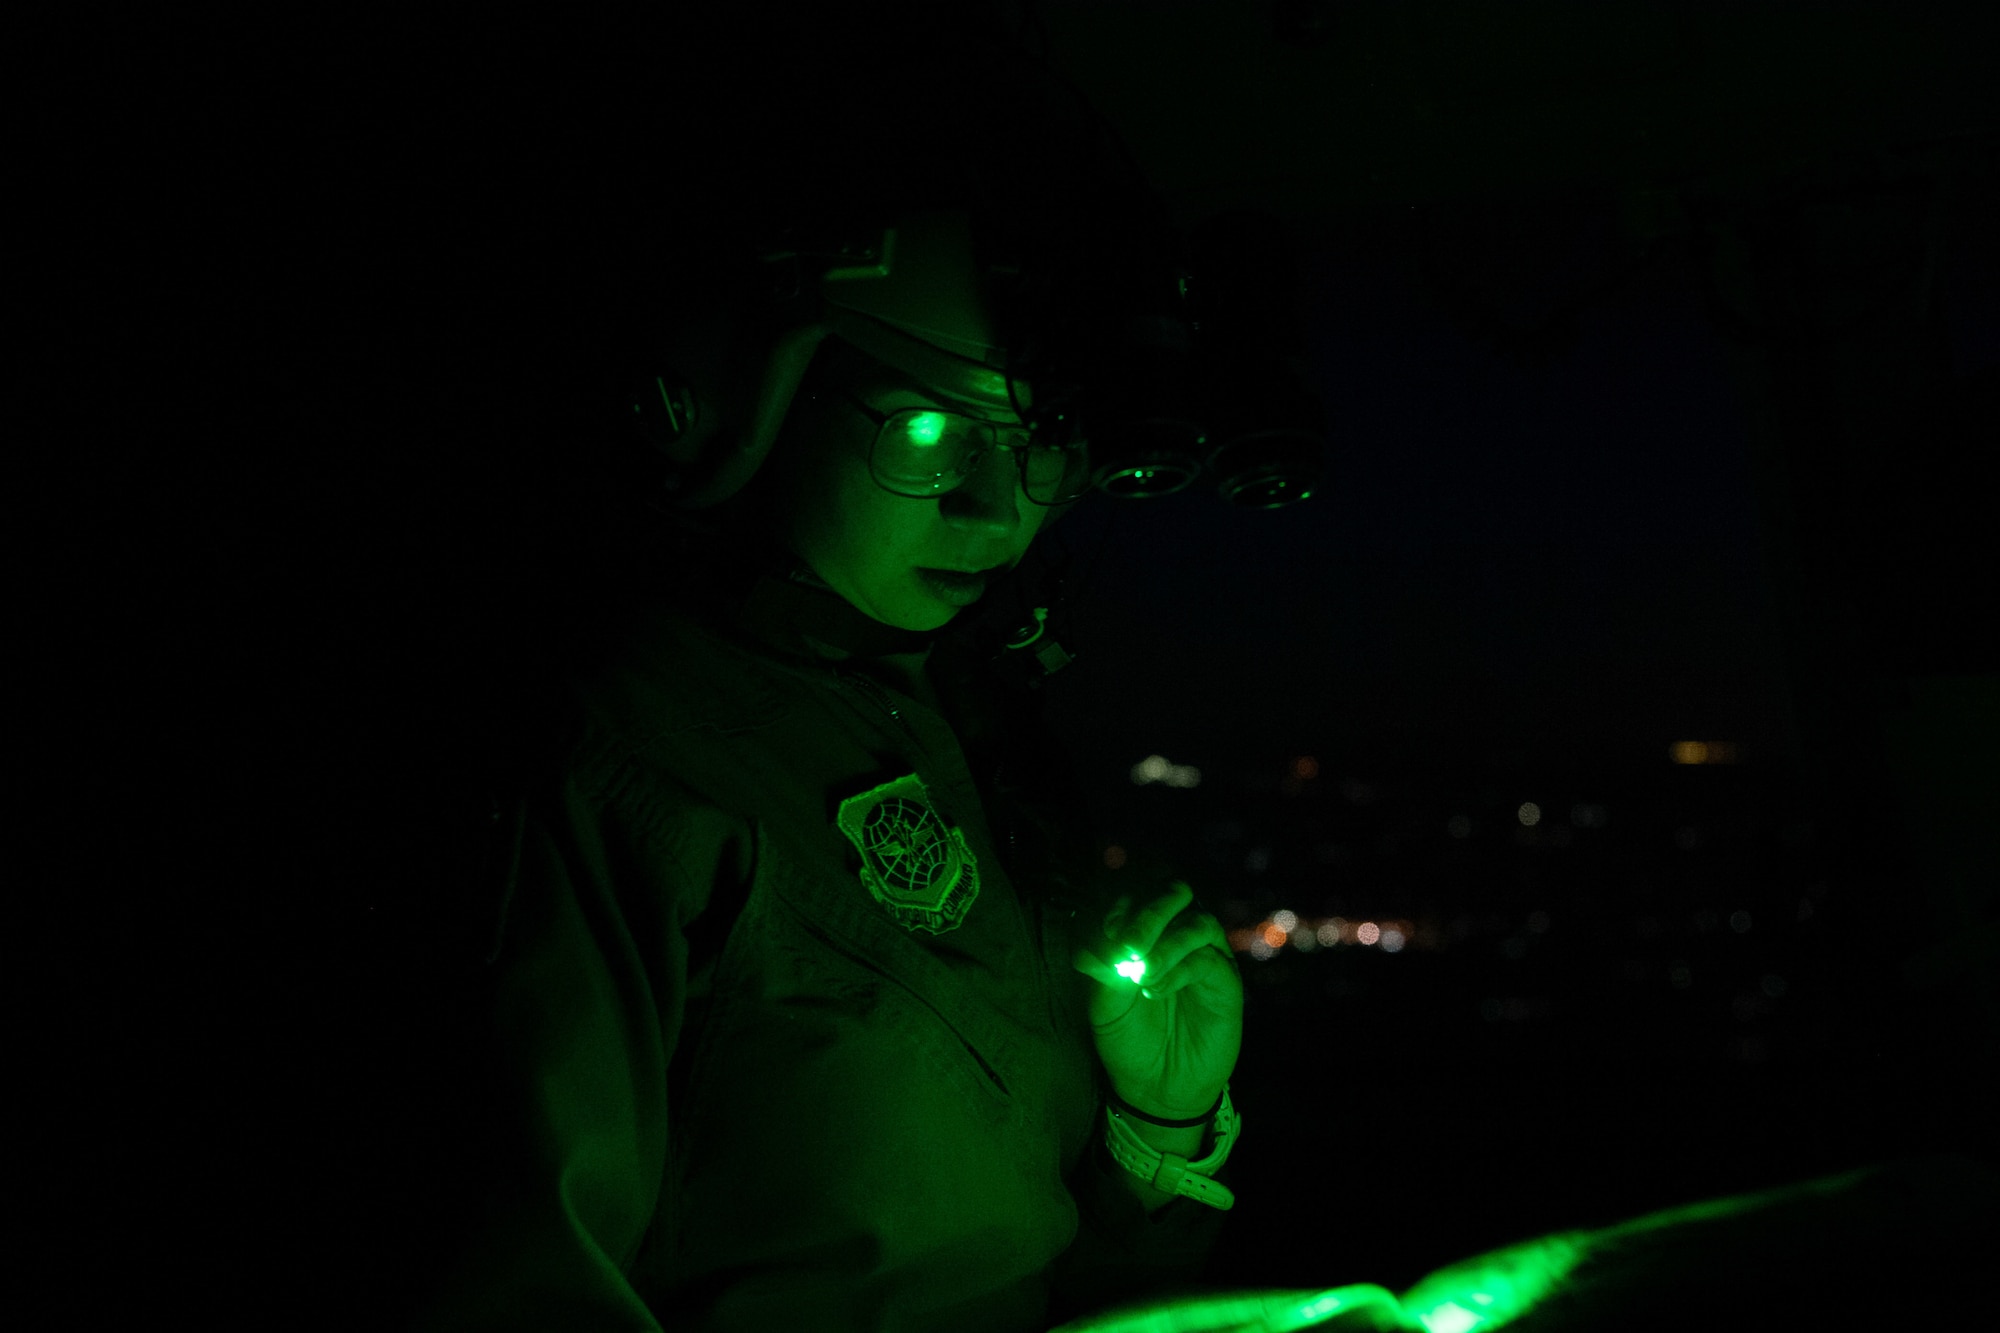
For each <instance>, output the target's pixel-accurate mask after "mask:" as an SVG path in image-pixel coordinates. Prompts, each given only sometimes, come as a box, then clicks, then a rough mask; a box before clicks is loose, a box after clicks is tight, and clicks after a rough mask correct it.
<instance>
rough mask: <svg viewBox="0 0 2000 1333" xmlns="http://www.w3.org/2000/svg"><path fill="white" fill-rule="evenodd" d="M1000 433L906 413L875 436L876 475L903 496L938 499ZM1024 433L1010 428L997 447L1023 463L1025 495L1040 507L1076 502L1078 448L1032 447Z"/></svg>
mask: <svg viewBox="0 0 2000 1333" xmlns="http://www.w3.org/2000/svg"><path fill="white" fill-rule="evenodd" d="M996 434H999V432H998V431H997V430H996V428H995V427H994V426H993V425H992V424H991V423H989V422H984V421H975V420H973V419H972V418H970V417H962V416H958V415H957V414H955V413H951V412H939V411H935V410H930V409H923V408H911V409H907V410H905V411H902V412H897V413H896V414H894V415H893V416H891V417H890V418H889V419H888V421H886V422H884V423H883V425H882V429H881V431H880V432H879V433H878V434H877V435H876V437H875V456H874V467H875V475H876V477H877V479H878V480H880V481H881V482H882V483H883V484H884V485H886V486H888V487H889V488H890V489H891V490H894V491H896V492H898V493H899V494H903V495H911V496H927V495H940V494H943V493H944V492H946V491H949V490H952V489H954V488H956V487H957V486H958V485H959V484H960V483H962V482H963V481H964V480H965V477H966V474H968V473H970V472H971V471H972V469H973V467H975V466H976V465H977V464H978V461H979V459H980V458H981V457H983V456H984V454H985V453H986V451H987V450H988V449H991V448H992V447H993V444H994V442H995V436H996ZM1031 440H1032V437H1031V436H1030V435H1029V434H1028V432H1027V431H1025V430H1019V429H1011V430H1007V431H1006V432H1005V433H1004V436H1003V437H1002V438H1001V440H1000V442H1001V443H1004V444H1006V445H1008V446H1009V447H1010V448H1013V449H1015V450H1017V451H1019V452H1020V454H1021V455H1022V456H1023V457H1024V458H1025V459H1026V460H1027V467H1026V475H1027V486H1028V495H1029V496H1030V497H1031V498H1033V499H1035V500H1039V501H1041V502H1042V503H1044V504H1049V503H1059V502H1061V501H1064V500H1068V499H1073V498H1075V495H1076V493H1078V492H1079V491H1080V489H1081V485H1082V480H1083V476H1084V473H1085V471H1086V468H1087V460H1086V457H1085V455H1084V452H1083V450H1082V449H1081V448H1074V449H1058V448H1054V447H1052V446H1047V445H1035V444H1032V443H1031Z"/></svg>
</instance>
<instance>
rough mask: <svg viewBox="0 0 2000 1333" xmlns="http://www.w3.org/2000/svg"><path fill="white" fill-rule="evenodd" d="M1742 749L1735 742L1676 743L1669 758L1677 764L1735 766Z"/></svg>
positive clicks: (1668, 753)
mask: <svg viewBox="0 0 2000 1333" xmlns="http://www.w3.org/2000/svg"><path fill="white" fill-rule="evenodd" d="M1740 749H1741V747H1740V746H1738V745H1737V744H1736V742H1735V741H1675V742H1674V743H1673V744H1672V745H1669V746H1668V747H1667V757H1668V758H1669V759H1671V760H1673V761H1674V762H1675V763H1676V764H1733V763H1736V762H1738V756H1739V751H1740Z"/></svg>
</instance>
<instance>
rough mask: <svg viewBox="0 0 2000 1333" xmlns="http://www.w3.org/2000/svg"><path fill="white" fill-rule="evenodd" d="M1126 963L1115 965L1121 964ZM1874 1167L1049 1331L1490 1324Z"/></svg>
mask: <svg viewBox="0 0 2000 1333" xmlns="http://www.w3.org/2000/svg"><path fill="white" fill-rule="evenodd" d="M1125 966H1126V965H1124V964H1121V965H1120V970H1121V971H1122V970H1123V969H1124V967H1125ZM1878 1169H1879V1168H1877V1167H1872V1166H1871V1167H1864V1168H1862V1169H1860V1170H1858V1171H1849V1172H1844V1173H1842V1174H1840V1175H1834V1176H1826V1177H1822V1178H1821V1179H1818V1180H1809V1181H1805V1182H1802V1183H1800V1184H1796V1185H1786V1186H1782V1187H1780V1188H1777V1189H1772V1190H1764V1191H1761V1192H1759V1193H1755V1194H1739V1195H1735V1196H1732V1197H1729V1198H1723V1199H1710V1200H1704V1201H1703V1202H1700V1203H1694V1204H1689V1205H1687V1206H1685V1207H1680V1208H1669V1209H1665V1210H1663V1211H1661V1212H1656V1213H1649V1214H1647V1215H1646V1216H1643V1217H1637V1218H1633V1219H1632V1220H1630V1221H1627V1222H1621V1223H1619V1224H1618V1225H1616V1226H1611V1227H1605V1228H1602V1229H1600V1230H1596V1231H1567V1232H1558V1233H1556V1234H1553V1235H1548V1236H1541V1237H1538V1238H1536V1239H1534V1240H1529V1241H1523V1242H1522V1243H1520V1244H1518V1245H1509V1246H1506V1247H1504V1248H1502V1249H1498V1250H1492V1251H1489V1252H1488V1253H1485V1254H1481V1255H1475V1256H1474V1257H1472V1258H1470V1259H1465V1260H1461V1261H1460V1262H1458V1263H1454V1264H1448V1265H1446V1266H1445V1267H1443V1268H1440V1269H1438V1270H1437V1271H1436V1272H1434V1273H1431V1274H1430V1275H1429V1276H1427V1277H1425V1278H1424V1279H1423V1280H1421V1281H1420V1282H1418V1283H1417V1284H1416V1285H1415V1286H1413V1287H1411V1288H1410V1289H1409V1290H1408V1291H1406V1292H1404V1293H1403V1294H1402V1296H1401V1297H1397V1296H1396V1295H1394V1294H1393V1293H1391V1292H1389V1291H1388V1290H1386V1289H1385V1288H1382V1287H1378V1286H1375V1285H1374V1284H1372V1283H1355V1284H1352V1285H1349V1286H1344V1287H1334V1288H1331V1289H1329V1290H1326V1291H1263V1292H1258V1291H1247V1292H1236V1293H1232V1294H1229V1295H1226V1296H1202V1297H1193V1298H1185V1299H1181V1300H1176V1301H1172V1302H1169V1303H1167V1304H1162V1305H1155V1306H1152V1307H1149V1308H1143V1309H1126V1310H1122V1311H1116V1312H1112V1313H1108V1314H1102V1315H1095V1316H1092V1317H1091V1318H1088V1319H1084V1320H1079V1321H1076V1322H1073V1323H1068V1324H1064V1325H1062V1326H1061V1327H1060V1328H1058V1329H1054V1330H1051V1333H1195V1331H1196V1330H1199V1333H1220V1331H1221V1330H1224V1329H1227V1330H1229V1333H1293V1331H1294V1330H1296V1329H1303V1328H1322V1327H1323V1328H1326V1329H1328V1330H1338V1329H1374V1330H1383V1329H1393V1330H1399V1331H1402V1333H1492V1330H1495V1329H1499V1328H1502V1327H1504V1326H1505V1325H1507V1324H1510V1323H1513V1322H1514V1321H1515V1320H1517V1319H1519V1318H1520V1317H1521V1316H1522V1315H1524V1314H1525V1313H1527V1312H1528V1311H1529V1310H1531V1309H1533V1308H1534V1307H1535V1306H1537V1305H1539V1304H1541V1303H1543V1302H1544V1301H1546V1300H1548V1299H1549V1298H1550V1297H1551V1296H1553V1295H1555V1294H1556V1293H1557V1292H1559V1291H1560V1290H1562V1289H1563V1288H1564V1287H1565V1286H1569V1285H1573V1280H1572V1274H1574V1273H1575V1272H1576V1270H1577V1269H1578V1268H1579V1267H1581V1266H1582V1265H1584V1264H1585V1263H1587V1262H1589V1261H1590V1260H1591V1259H1592V1258H1593V1257H1598V1256H1602V1255H1607V1254H1615V1253H1616V1252H1617V1251H1618V1250H1619V1249H1620V1248H1621V1242H1623V1241H1625V1240H1627V1239H1629V1238H1630V1237H1633V1236H1639V1235H1644V1234H1645V1233H1647V1232H1651V1231H1660V1230H1664V1229H1667V1228H1671V1227H1676V1226H1680V1225H1683V1224H1686V1223H1690V1222H1710V1221H1718V1220H1721V1219H1725V1218H1730V1217H1739V1216H1742V1215H1744V1214H1746V1213H1754V1212H1757V1211H1759V1210H1760V1209H1764V1208H1767V1207H1770V1206H1772V1205H1774V1204H1780V1203H1786V1202H1790V1201H1795V1200H1799V1199H1802V1198H1809V1197H1811V1196H1814V1195H1828V1194H1837V1193H1839V1192H1841V1191H1843V1190H1847V1189H1851V1188H1852V1187H1854V1186H1855V1185H1858V1184H1860V1183H1861V1182H1862V1181H1863V1180H1866V1179H1867V1178H1868V1177H1869V1176H1870V1175H1872V1174H1873V1173H1874V1172H1875V1171H1877V1170H1878Z"/></svg>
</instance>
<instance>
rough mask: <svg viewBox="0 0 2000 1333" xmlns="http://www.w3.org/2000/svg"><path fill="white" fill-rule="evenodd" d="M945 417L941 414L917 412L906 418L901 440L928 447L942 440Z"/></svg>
mask: <svg viewBox="0 0 2000 1333" xmlns="http://www.w3.org/2000/svg"><path fill="white" fill-rule="evenodd" d="M944 423H945V417H944V413H942V412H917V413H914V414H912V415H911V416H910V417H909V418H908V425H906V426H905V427H904V428H903V438H905V439H906V440H908V441H909V442H910V443H911V444H915V445H922V446H925V447H928V446H930V445H934V444H936V443H937V442H938V441H939V440H942V439H943V438H944Z"/></svg>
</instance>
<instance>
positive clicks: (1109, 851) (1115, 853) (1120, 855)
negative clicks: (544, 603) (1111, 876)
mask: <svg viewBox="0 0 2000 1333" xmlns="http://www.w3.org/2000/svg"><path fill="white" fill-rule="evenodd" d="M1104 864H1105V865H1106V866H1108V867H1109V868H1111V869H1112V870H1122V869H1124V868H1125V849H1124V848H1123V847H1120V846H1119V845H1118V844H1117V843H1115V842H1114V843H1112V844H1111V845H1110V846H1109V847H1106V848H1105V849H1104Z"/></svg>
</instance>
